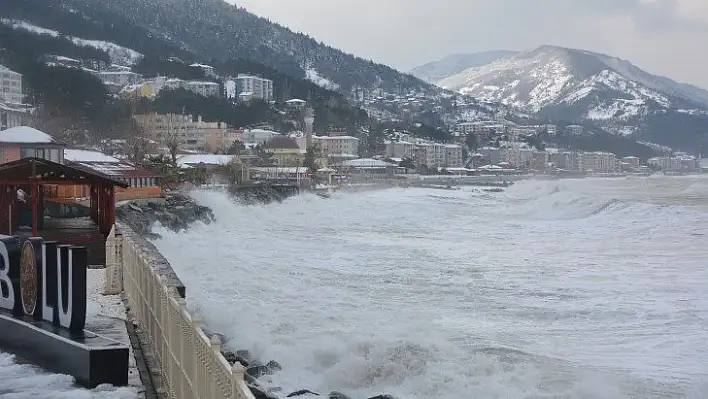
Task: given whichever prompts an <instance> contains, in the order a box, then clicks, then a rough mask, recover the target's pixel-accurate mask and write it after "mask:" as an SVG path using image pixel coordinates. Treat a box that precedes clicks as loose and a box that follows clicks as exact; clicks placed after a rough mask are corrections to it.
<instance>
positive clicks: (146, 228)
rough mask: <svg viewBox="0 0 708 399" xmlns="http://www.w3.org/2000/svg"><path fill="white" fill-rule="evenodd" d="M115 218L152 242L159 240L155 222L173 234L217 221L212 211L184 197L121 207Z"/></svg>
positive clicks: (168, 197) (131, 203) (173, 197)
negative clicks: (154, 231)
mask: <svg viewBox="0 0 708 399" xmlns="http://www.w3.org/2000/svg"><path fill="white" fill-rule="evenodd" d="M116 216H117V218H118V219H119V220H121V221H122V222H124V223H126V224H127V225H128V226H130V228H131V229H132V230H133V231H135V232H136V233H138V234H140V235H142V236H144V237H146V238H149V239H158V238H160V236H159V235H158V234H156V233H153V232H152V226H153V225H154V224H155V222H158V223H160V224H161V225H162V226H164V227H165V228H167V229H170V230H172V231H183V230H186V229H188V228H189V226H190V225H191V224H192V223H194V222H197V221H201V222H202V223H206V224H208V223H212V222H213V221H215V220H216V218H215V217H214V212H213V211H212V210H211V209H210V208H208V207H205V206H201V205H199V204H197V203H195V202H194V201H193V200H192V199H191V198H189V197H187V196H185V195H181V194H171V195H168V196H167V197H166V198H164V199H154V200H149V201H147V202H144V203H142V202H139V201H131V202H129V203H127V204H124V205H121V206H119V207H118V208H117V209H116Z"/></svg>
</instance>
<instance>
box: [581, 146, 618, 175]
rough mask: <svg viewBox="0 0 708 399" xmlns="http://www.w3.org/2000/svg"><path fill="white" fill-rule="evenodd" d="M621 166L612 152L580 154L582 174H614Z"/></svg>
mask: <svg viewBox="0 0 708 399" xmlns="http://www.w3.org/2000/svg"><path fill="white" fill-rule="evenodd" d="M618 166H619V164H618V162H617V157H616V156H615V154H613V153H611V152H600V151H598V152H583V153H581V154H580V170H581V171H582V172H594V173H613V172H616V171H617V168H618Z"/></svg>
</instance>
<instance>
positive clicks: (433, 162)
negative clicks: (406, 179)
mask: <svg viewBox="0 0 708 399" xmlns="http://www.w3.org/2000/svg"><path fill="white" fill-rule="evenodd" d="M446 157H447V151H446V149H445V146H444V145H442V144H437V143H423V144H418V145H417V146H416V153H415V158H414V159H415V161H416V163H417V164H418V165H425V166H426V167H428V168H443V167H445V166H446V165H445V162H446Z"/></svg>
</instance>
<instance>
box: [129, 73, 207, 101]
mask: <svg viewBox="0 0 708 399" xmlns="http://www.w3.org/2000/svg"><path fill="white" fill-rule="evenodd" d="M135 85H136V86H137V92H138V93H139V95H140V96H142V97H155V96H157V95H158V94H159V93H160V92H161V91H162V90H177V89H185V90H189V91H191V92H193V93H196V94H199V95H201V96H204V97H219V96H220V94H221V87H220V86H219V84H218V83H215V82H209V81H199V80H189V81H188V80H182V79H177V78H166V77H164V76H158V77H156V78H152V79H147V80H141V81H140V82H138V83H136V84H135ZM127 86H129V87H130V86H131V84H128V85H127ZM130 94H131V93H128V95H130Z"/></svg>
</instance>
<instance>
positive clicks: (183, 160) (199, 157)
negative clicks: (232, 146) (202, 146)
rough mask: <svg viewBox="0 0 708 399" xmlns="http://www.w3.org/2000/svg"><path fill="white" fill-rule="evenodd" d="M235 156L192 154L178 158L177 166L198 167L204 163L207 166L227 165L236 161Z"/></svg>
mask: <svg viewBox="0 0 708 399" xmlns="http://www.w3.org/2000/svg"><path fill="white" fill-rule="evenodd" d="M234 157H235V155H217V154H190V155H182V156H181V157H179V158H177V165H178V166H180V167H181V166H183V165H196V164H200V163H203V164H205V165H226V164H228V163H229V162H231V161H233V160H234Z"/></svg>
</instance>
